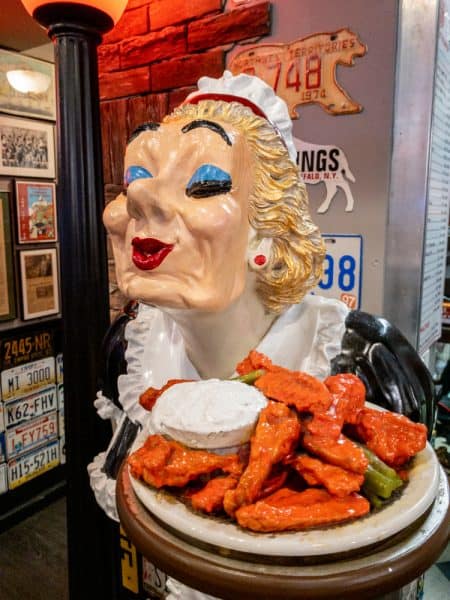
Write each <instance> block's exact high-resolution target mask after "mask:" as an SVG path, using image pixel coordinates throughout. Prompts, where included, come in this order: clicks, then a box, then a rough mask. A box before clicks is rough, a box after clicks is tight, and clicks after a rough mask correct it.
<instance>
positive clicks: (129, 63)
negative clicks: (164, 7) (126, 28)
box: [120, 26, 186, 69]
mask: <svg viewBox="0 0 450 600" xmlns="http://www.w3.org/2000/svg"><path fill="white" fill-rule="evenodd" d="M184 52H186V31H185V28H184V27H183V26H179V27H166V28H165V29H161V31H157V32H156V33H149V34H147V35H141V36H139V37H132V38H129V39H127V40H124V41H123V42H122V43H121V44H120V64H121V67H122V68H123V69H124V68H128V67H138V66H139V65H145V64H149V63H152V62H154V61H156V60H163V59H167V58H172V57H173V56H177V55H179V54H183V53H184Z"/></svg>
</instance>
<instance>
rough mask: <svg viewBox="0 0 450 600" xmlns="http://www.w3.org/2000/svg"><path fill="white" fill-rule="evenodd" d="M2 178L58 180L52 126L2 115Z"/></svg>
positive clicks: (0, 123)
mask: <svg viewBox="0 0 450 600" xmlns="http://www.w3.org/2000/svg"><path fill="white" fill-rule="evenodd" d="M0 137H1V153H0V175H15V176H17V177H46V178H48V179H53V178H54V177H55V145H54V140H53V125H52V124H51V123H44V122H41V121H31V120H29V119H16V118H14V117H8V116H6V115H0Z"/></svg>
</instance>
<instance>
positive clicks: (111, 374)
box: [99, 301, 138, 404]
mask: <svg viewBox="0 0 450 600" xmlns="http://www.w3.org/2000/svg"><path fill="white" fill-rule="evenodd" d="M137 310H138V303H137V302H135V301H130V302H128V304H126V305H125V306H124V308H123V310H122V311H121V312H120V314H119V315H118V316H117V317H116V319H115V320H114V321H113V322H112V323H111V325H110V326H109V328H108V330H107V332H106V334H105V336H104V338H103V344H102V356H101V367H100V381H99V388H100V389H101V390H102V392H103V395H104V396H106V397H107V398H110V399H111V400H112V401H113V402H114V403H115V404H119V392H118V389H117V380H118V378H119V376H120V375H123V374H124V373H126V371H127V362H126V359H125V352H126V349H127V341H126V338H125V329H126V326H127V325H128V323H129V322H130V321H132V320H134V319H135V318H136V316H137Z"/></svg>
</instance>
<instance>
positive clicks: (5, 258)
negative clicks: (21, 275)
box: [0, 191, 16, 321]
mask: <svg viewBox="0 0 450 600" xmlns="http://www.w3.org/2000/svg"><path fill="white" fill-rule="evenodd" d="M8 196H9V194H8V192H5V191H0V321H7V320H9V319H14V317H15V316H16V310H15V295H14V277H13V265H12V246H11V228H10V218H9V199H8Z"/></svg>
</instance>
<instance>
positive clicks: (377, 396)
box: [331, 310, 435, 434]
mask: <svg viewBox="0 0 450 600" xmlns="http://www.w3.org/2000/svg"><path fill="white" fill-rule="evenodd" d="M331 370H332V373H334V374H335V373H344V372H352V373H355V374H356V375H358V376H359V377H360V378H361V379H362V380H363V381H364V383H365V385H366V388H367V400H369V401H370V402H373V403H374V404H378V405H380V406H383V407H385V408H387V409H389V410H393V411H394V412H398V413H402V414H405V415H406V416H408V417H409V418H411V419H412V420H414V421H420V422H422V423H425V425H427V427H428V429H429V431H430V434H431V430H432V427H433V421H434V410H435V393H434V385H433V380H432V377H431V374H430V372H429V371H428V368H427V367H426V365H425V363H424V362H423V360H422V359H421V357H420V356H419V354H418V353H417V351H416V350H415V348H414V347H413V346H412V345H411V344H410V342H409V341H408V340H407V339H406V337H405V336H404V335H403V334H402V333H401V331H400V330H399V329H398V328H397V327H395V326H394V325H393V324H392V323H390V322H389V321H387V320H386V319H384V318H382V317H379V316H376V315H371V314H369V313H365V312H362V311H357V310H354V311H350V312H349V313H348V315H347V317H346V319H345V332H344V335H343V337H342V344H341V351H340V352H339V354H338V355H337V356H336V357H335V358H334V359H333V360H332V363H331Z"/></svg>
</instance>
